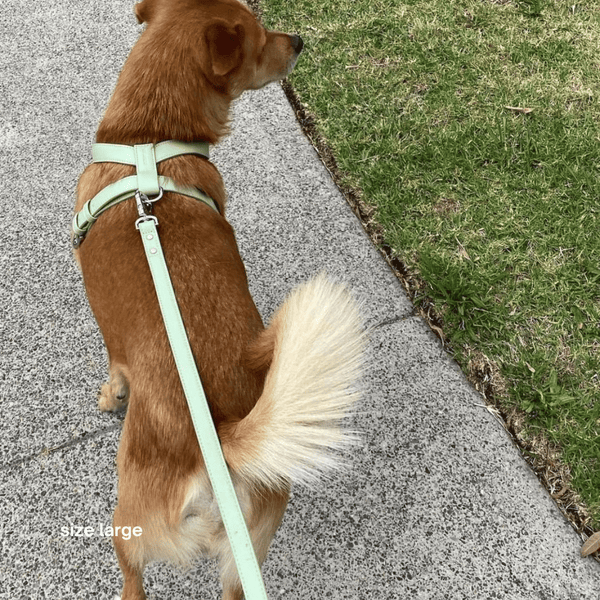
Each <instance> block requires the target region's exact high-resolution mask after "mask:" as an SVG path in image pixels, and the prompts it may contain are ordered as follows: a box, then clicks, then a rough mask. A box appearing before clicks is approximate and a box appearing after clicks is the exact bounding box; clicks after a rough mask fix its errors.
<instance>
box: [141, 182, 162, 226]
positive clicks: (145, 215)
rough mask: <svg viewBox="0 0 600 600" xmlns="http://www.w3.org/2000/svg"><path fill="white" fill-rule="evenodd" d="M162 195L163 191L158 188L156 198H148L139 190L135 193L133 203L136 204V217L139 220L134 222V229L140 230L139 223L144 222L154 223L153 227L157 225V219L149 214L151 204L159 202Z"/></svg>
mask: <svg viewBox="0 0 600 600" xmlns="http://www.w3.org/2000/svg"><path fill="white" fill-rule="evenodd" d="M162 195H163V189H162V188H159V192H158V196H156V197H155V198H148V196H147V195H146V194H142V192H140V190H138V191H137V192H136V193H135V203H136V204H137V209H138V215H140V217H139V219H137V220H136V222H135V228H136V229H139V228H140V223H143V222H144V221H154V224H155V225H158V219H157V218H156V217H154V216H152V215H151V214H149V213H150V212H152V203H153V202H156V201H157V200H160V199H161V198H162Z"/></svg>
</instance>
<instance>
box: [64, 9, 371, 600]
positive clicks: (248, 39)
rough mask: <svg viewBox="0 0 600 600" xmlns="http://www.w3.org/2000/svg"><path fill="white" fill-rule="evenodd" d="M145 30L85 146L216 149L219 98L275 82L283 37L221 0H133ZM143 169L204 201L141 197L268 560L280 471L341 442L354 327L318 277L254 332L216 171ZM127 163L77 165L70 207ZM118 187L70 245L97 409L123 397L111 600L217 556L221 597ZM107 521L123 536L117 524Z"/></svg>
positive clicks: (197, 476) (196, 471)
mask: <svg viewBox="0 0 600 600" xmlns="http://www.w3.org/2000/svg"><path fill="white" fill-rule="evenodd" d="M135 12H136V15H137V17H138V20H139V21H140V22H146V23H147V28H146V30H145V31H144V33H143V34H142V36H141V37H140V39H139V41H138V42H137V44H136V45H135V47H134V48H133V50H132V52H131V54H130V56H129V58H128V60H127V62H126V63H125V66H124V67H123V70H122V72H121V75H120V77H119V81H118V83H117V86H116V89H115V91H114V94H113V97H112V99H111V101H110V103H109V105H108V108H107V110H106V114H105V116H104V119H103V120H102V122H101V124H100V127H99V129H98V133H97V141H98V142H109V143H119V144H137V143H149V142H153V143H156V142H159V141H162V140H167V139H179V140H183V141H191V140H204V141H208V142H210V143H216V142H217V141H218V140H219V139H220V138H221V137H222V136H223V135H225V134H226V133H227V122H228V114H229V108H230V104H231V101H232V100H233V99H234V98H236V97H237V96H239V95H240V94H241V93H242V92H243V91H244V90H247V89H256V88H259V87H262V86H264V85H266V84H267V83H269V82H271V81H275V80H277V79H280V78H282V77H284V76H285V75H286V74H287V73H289V71H291V69H292V68H293V66H294V63H295V61H296V59H297V57H298V54H299V51H300V49H301V41H300V39H299V38H298V37H297V36H290V35H288V34H283V33H278V32H270V31H265V30H264V28H263V27H262V26H261V25H260V24H258V23H257V21H256V19H255V18H254V16H253V15H252V13H251V12H250V11H249V10H248V9H246V8H245V7H244V6H243V5H241V4H240V3H238V2H237V0H144V1H143V2H141V3H140V4H138V5H136V8H135ZM159 173H160V174H162V175H165V176H168V177H172V178H173V179H175V180H176V181H178V182H180V183H182V184H187V185H194V186H197V187H199V188H201V189H202V190H204V191H205V192H206V193H207V194H208V195H210V196H211V197H212V198H213V199H214V200H215V202H216V203H217V205H218V207H219V211H220V212H219V213H217V212H215V211H213V210H212V209H210V208H209V207H207V206H206V205H204V204H203V203H201V202H198V201H196V200H193V199H191V198H188V197H183V196H178V195H176V194H165V196H164V198H163V199H161V200H160V201H159V202H157V203H156V204H155V206H154V214H155V215H156V217H157V218H158V221H159V235H160V238H161V244H162V246H163V249H164V253H165V257H166V261H167V265H168V268H169V273H170V276H171V279H172V281H173V285H174V288H175V293H176V296H177V300H178V304H179V307H180V309H181V313H182V317H183V320H184V323H185V326H186V330H187V334H188V337H189V340H190V344H191V346H192V349H193V352H194V356H195V359H196V363H197V366H198V369H199V373H200V377H201V379H202V383H203V386H204V389H205V392H206V396H207V398H208V401H209V404H210V408H211V413H212V416H213V420H214V423H215V426H216V427H217V430H218V432H219V435H220V438H221V443H222V446H223V451H224V454H225V457H226V460H227V462H228V465H229V467H230V469H231V472H232V478H233V481H234V486H235V488H236V491H237V493H238V496H239V499H240V504H241V506H242V510H243V512H244V515H245V516H246V519H247V522H248V526H249V530H250V535H251V537H252V540H253V543H254V546H255V550H256V552H257V556H258V558H259V560H260V561H261V562H262V561H263V560H264V558H265V556H266V554H267V550H268V547H269V544H270V542H271V540H272V538H273V536H274V534H275V531H276V530H277V528H278V526H279V523H280V521H281V518H282V516H283V513H284V510H285V507H286V505H287V501H288V495H289V485H290V484H291V483H292V482H293V481H301V482H309V483H310V482H311V481H312V480H313V479H314V478H315V476H316V474H318V473H320V472H322V471H324V470H325V469H327V468H329V467H334V466H336V461H335V459H334V458H332V457H331V455H330V454H329V451H330V450H331V449H336V448H339V447H341V446H343V444H344V443H346V442H347V441H349V440H350V436H348V435H346V434H345V433H344V432H343V431H342V430H341V429H340V428H339V427H338V421H339V420H340V419H341V418H342V417H343V416H344V415H345V414H346V412H347V410H348V409H349V408H350V406H351V405H352V403H353V402H354V401H355V400H356V393H353V392H352V391H350V390H349V386H351V384H352V383H353V381H354V380H355V379H356V378H357V377H358V375H359V370H360V362H361V355H362V354H361V353H362V345H363V342H364V339H363V338H364V336H363V333H362V330H361V326H360V320H359V315H358V311H357V308H356V306H355V305H354V303H353V302H352V300H351V298H350V296H349V294H348V293H347V292H346V291H345V290H344V288H343V287H342V286H340V285H335V284H332V283H331V282H329V281H328V280H327V279H326V278H324V277H322V276H321V277H317V278H315V279H314V280H312V281H311V282H309V283H308V284H305V285H304V286H301V287H300V288H299V289H297V290H296V291H295V292H293V293H292V295H291V296H290V297H289V298H288V299H287V300H286V302H285V303H284V305H283V306H282V307H281V308H280V309H279V311H278V313H277V315H276V316H275V317H274V319H273V322H272V324H271V325H270V326H269V328H267V329H265V328H264V326H263V324H262V321H261V318H260V316H259V314H258V311H257V310H256V307H255V305H254V302H253V300H252V298H251V296H250V293H249V291H248V285H247V280H246V272H245V269H244V265H243V264H242V261H241V258H240V256H239V253H238V249H237V245H236V241H235V237H234V233H233V230H232V228H231V226H230V225H229V224H228V222H227V221H226V220H225V218H224V213H225V200H226V197H225V190H224V187H223V181H222V179H221V176H220V174H219V172H218V171H217V169H216V168H215V166H214V165H213V164H212V163H211V162H209V161H208V160H206V159H204V158H201V157H196V156H183V157H178V158H174V159H171V160H169V161H165V162H163V163H161V164H160V165H159ZM131 174H133V168H132V167H128V166H123V165H118V164H112V163H101V164H92V165H90V166H89V167H88V168H87V169H86V170H85V171H84V173H83V174H82V176H81V178H80V181H79V185H78V195H77V203H76V210H79V209H80V208H81V207H82V206H83V204H84V203H85V202H86V201H87V200H89V199H90V198H91V197H92V196H94V195H95V194H96V193H97V192H98V191H100V190H101V189H102V188H103V187H105V186H107V185H109V184H110V183H112V182H114V181H117V180H118V179H120V178H122V177H125V176H128V175H131ZM136 218H137V212H136V208H135V201H134V200H133V199H131V200H128V201H125V202H122V203H121V204H119V205H117V206H115V207H113V208H111V209H109V210H108V211H106V212H105V213H104V214H102V215H101V216H100V218H99V219H98V221H97V222H96V223H95V224H94V226H93V227H92V229H91V230H90V232H89V233H88V235H87V237H86V238H85V240H84V241H83V243H82V245H81V246H80V248H79V249H78V250H77V251H76V252H75V255H76V259H77V262H78V263H79V265H80V267H81V270H82V273H83V279H84V283H85V287H86V292H87V295H88V299H89V302H90V305H91V307H92V310H93V312H94V315H95V317H96V319H97V321H98V325H99V327H100V330H101V331H102V335H103V337H104V341H105V343H106V348H107V351H108V355H109V363H110V373H109V375H110V379H109V382H108V383H107V384H105V385H104V386H103V387H102V390H101V394H100V397H99V407H100V409H101V410H119V409H121V408H124V407H125V406H126V405H128V409H127V415H126V418H125V423H124V426H123V433H122V437H121V443H120V446H119V451H118V455H117V468H118V474H119V489H118V504H117V507H116V510H115V515H114V526H115V527H119V528H122V527H131V528H133V527H140V528H141V529H142V532H143V533H142V535H141V536H139V537H137V536H131V537H130V538H129V539H126V536H124V535H121V534H117V535H115V537H114V545H115V550H116V553H117V557H118V560H119V564H120V566H121V570H122V572H123V576H124V587H123V592H122V600H143V599H144V598H145V597H146V596H145V593H144V589H143V583H142V572H143V569H144V567H145V565H146V564H148V562H150V561H153V560H169V561H172V562H175V563H180V564H188V563H190V562H191V561H192V560H194V558H195V557H196V556H197V555H198V554H205V555H208V556H214V557H217V558H218V559H219V561H220V564H221V578H222V582H223V594H224V595H223V597H224V598H225V599H226V600H240V599H241V598H242V590H241V587H240V583H239V580H238V576H237V571H236V567H235V564H234V562H233V559H232V554H231V549H230V547H229V542H228V541H227V538H226V536H225V533H224V528H223V524H222V522H221V520H220V516H219V511H218V508H217V506H216V504H215V499H214V497H213V495H212V491H211V487H210V484H209V482H208V479H207V475H206V471H205V467H204V463H203V459H202V455H201V453H200V450H199V448H198V442H197V440H196V434H195V432H194V428H193V425H192V422H191V419H190V415H189V411H188V408H187V403H186V400H185V397H184V395H183V391H182V388H181V384H180V381H179V376H178V374H177V371H176V369H175V365H174V361H173V357H172V355H171V351H170V348H169V344H168V340H167V337H166V333H165V329H164V325H163V323H162V318H161V314H160V310H159V306H158V303H157V301H156V295H155V292H154V287H153V283H152V279H151V275H150V272H149V269H148V266H147V264H146V259H145V256H144V251H143V248H142V244H141V240H140V239H139V233H138V232H137V231H136V229H135V227H134V222H135V220H136ZM120 531H121V530H120Z"/></svg>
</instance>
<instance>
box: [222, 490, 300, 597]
mask: <svg viewBox="0 0 600 600" xmlns="http://www.w3.org/2000/svg"><path fill="white" fill-rule="evenodd" d="M253 495H254V497H253V498H252V500H251V502H252V509H251V514H250V518H249V519H248V518H247V522H248V529H249V532H250V538H251V539H252V545H253V546H254V550H255V552H256V558H257V559H258V563H259V565H261V566H262V563H263V562H264V560H265V558H266V557H267V551H268V550H269V546H270V545H271V541H272V539H273V536H274V535H275V532H276V531H277V529H278V528H279V525H280V524H281V520H282V519H283V514H284V512H285V508H286V506H287V503H288V499H289V491H288V490H284V491H274V490H269V489H266V488H265V489H262V490H258V491H256V492H254V494H253ZM219 562H220V567H221V583H222V585H223V600H242V599H243V598H244V593H243V590H242V586H241V583H240V579H239V576H238V572H237V568H236V566H235V560H234V558H233V554H232V552H231V546H230V545H229V541H228V540H226V539H225V540H224V541H223V543H222V545H221V548H220V551H219Z"/></svg>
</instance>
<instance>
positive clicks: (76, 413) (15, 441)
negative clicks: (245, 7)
mask: <svg viewBox="0 0 600 600" xmlns="http://www.w3.org/2000/svg"><path fill="white" fill-rule="evenodd" d="M2 9H3V10H2V12H3V19H2V20H1V22H0V31H1V32H2V35H1V36H0V49H1V52H0V65H1V66H0V68H1V71H0V72H1V73H2V78H1V82H0V86H1V87H0V89H1V92H2V93H1V94H0V102H1V109H0V110H1V113H0V114H1V119H0V175H1V181H2V189H1V190H0V206H1V207H2V210H0V272H1V273H2V282H1V283H0V323H1V328H0V409H1V410H2V415H3V427H2V429H1V430H0V452H1V462H0V473H1V475H0V600H16V599H18V600H21V599H27V600H38V599H39V600H42V599H52V600H88V599H89V598H97V599H100V600H112V598H113V596H114V595H115V593H117V592H118V591H119V589H120V573H119V569H118V566H117V563H116V560H115V557H114V554H113V551H112V548H111V545H110V542H109V540H108V539H107V538H106V537H104V536H102V535H100V532H99V528H100V526H102V527H107V526H108V525H109V524H110V521H111V515H112V510H113V507H114V503H115V489H116V476H115V467H114V459H115V453H116V449H117V444H118V437H119V431H120V423H121V421H120V417H118V416H112V415H103V414H99V413H98V412H97V410H96V408H95V399H94V397H95V394H96V392H97V390H98V388H99V386H100V384H101V383H102V381H103V380H104V378H105V376H106V374H105V371H106V358H105V356H104V350H103V345H102V340H101V338H100V336H99V333H98V330H97V328H96V325H95V323H94V321H93V319H92V317H91V314H90V311H89V309H88V307H87V304H86V301H85V295H84V291H83V288H82V285H81V279H80V277H79V274H78V273H77V270H76V268H75V266H74V264H73V262H72V259H71V255H70V248H69V244H68V229H69V222H70V218H71V214H72V207H73V203H74V188H75V184H76V181H77V177H78V175H79V173H80V171H81V170H82V169H83V167H84V166H85V165H86V164H87V163H88V161H89V159H90V144H91V142H92V140H93V136H94V132H95V129H96V127H97V124H98V121H99V119H100V117H101V114H102V110H103V109H104V107H105V105H106V102H107V100H108V98H109V96H110V93H111V90H112V88H113V86H114V83H115V81H116V77H117V74H118V72H119V69H120V67H121V65H122V63H123V61H124V59H125V57H126V56H127V53H128V51H129V49H130V47H131V45H132V44H133V43H134V41H135V39H136V38H137V35H138V33H139V28H138V26H137V24H136V22H135V19H134V17H133V13H132V10H131V9H132V3H130V2H129V1H125V0H107V1H105V2H102V3H98V2H92V3H81V2H79V3H74V2H72V1H70V0H69V1H66V2H62V1H61V2H59V1H58V0H48V1H47V2H45V3H43V5H40V4H39V3H30V2H24V1H22V0H5V1H4V3H3V5H2ZM300 33H302V32H300ZM310 51H311V50H310V48H306V50H305V52H306V53H309V52H310ZM300 60H302V58H301V59H300ZM234 116H235V118H234V126H233V129H234V134H233V135H232V137H230V138H229V139H227V140H226V141H224V142H223V143H222V144H221V145H220V146H218V147H217V148H215V149H214V150H213V157H214V161H215V163H216V164H217V165H218V166H219V168H220V169H221V171H222V173H223V175H224V178H225V181H226V184H227V187H228V190H229V195H230V205H229V218H230V220H231V222H232V223H233V225H234V227H235V228H236V232H237V237H238V242H239V245H240V249H241V252H242V255H243V257H244V260H245V262H246V265H247V269H248V277H249V280H250V285H251V288H252V292H253V294H254V296H255V298H256V302H257V305H258V307H259V309H260V311H261V313H262V314H263V316H264V317H265V319H266V320H268V318H269V317H270V315H271V314H272V313H273V311H274V310H275V308H276V307H277V306H278V305H279V303H280V302H281V301H282V299H283V297H284V296H285V294H286V293H287V292H288V291H289V290H290V289H291V288H292V287H293V286H294V285H296V284H297V283H299V282H300V281H303V280H305V279H307V278H308V277H309V276H311V275H312V274H314V273H316V272H318V271H320V270H322V269H326V270H327V271H328V272H329V273H331V274H332V275H333V276H335V277H336V278H338V279H342V280H345V281H347V282H348V283H349V285H350V286H351V288H352V290H353V292H354V293H355V294H356V296H357V297H358V298H359V299H361V300H362V301H363V304H364V308H363V311H364V316H365V322H366V324H367V326H369V327H371V328H372V333H371V344H370V348H369V365H370V367H369V370H368V372H367V374H366V375H365V378H364V390H365V399H364V402H363V404H362V407H361V412H360V413H359V414H358V415H357V416H356V417H355V423H354V425H355V426H356V427H358V428H360V429H361V430H362V431H363V438H362V442H361V444H359V446H358V447H357V448H356V449H355V450H354V451H353V452H352V453H351V455H350V456H349V459H350V461H351V464H352V468H351V470H349V471H348V472H347V473H344V474H340V475H338V476H336V478H335V479H334V480H333V481H332V482H331V483H328V484H327V485H325V484H323V485H322V486H321V487H319V488H318V489H317V490H313V491H308V490H304V489H296V490H294V493H293V496H292V500H291V503H290V506H289V509H288V511H287V513H286V516H285V518H284V522H283V525H282V527H281V529H280V531H279V533H278V535H277V537H276V539H275V542H274V544H273V547H272V551H271V553H270V555H269V557H268V559H267V562H266V564H265V567H264V575H265V581H266V585H267V590H268V592H269V597H270V598H272V599H275V598H287V599H289V600H295V599H298V600H299V599H300V598H302V599H303V600H310V599H312V598H314V599H315V600H316V599H317V598H319V599H322V598H333V599H334V600H338V599H346V598H349V599H350V598H352V599H363V598H364V599H365V600H366V599H369V600H380V599H381V600H387V599H395V598H402V599H404V598H416V599H424V600H450V599H452V600H462V599H467V598H468V599H481V600H487V599H490V598H496V599H502V600H529V599H532V600H533V599H536V600H537V599H540V600H541V599H545V600H567V599H573V600H583V599H596V600H597V598H598V597H600V569H599V568H598V564H597V563H595V562H593V561H591V560H589V559H587V560H583V559H581V558H580V557H579V547H580V540H579V538H578V537H577V535H576V534H575V533H574V532H573V531H572V529H571V528H570V527H569V525H568V524H567V523H566V522H565V520H564V519H563V517H562V516H561V515H560V513H559V512H558V510H557V508H556V507H555V505H554V504H553V502H552V501H551V499H550V498H549V496H548V494H547V493H546V492H545V490H544V489H543V488H542V487H541V486H540V484H539V482H538V481H537V479H536V478H535V477H534V475H533V474H532V473H531V471H530V470H529V468H528V467H527V465H526V463H525V462H524V461H523V459H522V458H521V457H520V455H519V453H518V451H517V450H516V449H515V448H514V447H513V445H512V443H511V441H510V440H509V439H508V437H507V436H506V434H505V432H504V430H503V429H502V427H501V426H500V425H499V424H498V423H497V421H496V420H495V419H494V417H493V416H492V415H491V414H490V413H489V412H488V411H487V410H486V409H485V408H484V407H483V406H482V405H483V402H482V399H481V398H480V397H479V395H478V394H477V393H476V392H475V391H474V390H473V389H472V388H471V387H470V385H469V384H468V383H467V382H466V381H465V379H464V377H463V376H462V374H461V373H460V371H459V370H458V369H457V367H456V365H455V364H454V363H453V362H452V361H451V360H450V359H449V358H448V357H447V356H446V355H445V353H444V351H443V350H442V348H441V347H440V344H439V342H438V340H437V339H436V338H435V336H433V335H432V334H431V332H430V331H429V330H428V328H427V326H426V325H425V324H424V323H423V322H422V321H421V320H420V319H419V318H417V317H415V316H414V315H413V311H412V307H411V305H410V303H409V302H408V301H407V299H406V297H405V295H404V293H403V291H402V288H401V286H400V285H399V284H398V282H397V281H396V280H395V278H394V277H393V275H392V274H391V272H390V271H389V269H388V267H387V265H386V264H385V262H384V261H383V260H382V259H381V258H380V256H379V255H378V253H377V252H376V250H375V249H374V248H373V247H372V246H371V244H370V242H369V240H368V239H367V237H366V236H365V234H364V233H363V231H362V229H361V226H360V224H359V223H358V222H357V221H356V219H355V217H354V216H353V215H352V213H351V211H350V209H349V208H348V207H347V205H346V204H345V202H344V200H343V198H342V197H341V195H340V194H339V192H338V191H337V189H336V188H335V186H334V185H333V183H332V182H331V180H330V178H329V175H328V174H327V172H326V170H325V169H324V167H323V166H322V165H321V163H320V162H319V160H318V158H317V156H316V154H315V152H314V150H313V149H312V148H311V146H310V144H309V143H308V142H307V140H306V139H305V138H304V136H303V135H302V133H301V131H300V129H299V127H298V125H297V124H296V122H295V120H294V117H293V114H292V111H291V109H290V108H289V106H288V104H287V102H286V99H285V97H284V95H283V93H282V91H281V89H280V88H279V87H278V86H276V85H274V86H270V87H268V88H267V89H265V90H262V91H259V92H252V93H250V94H248V95H246V96H245V97H243V98H242V99H241V100H240V101H239V102H238V103H237V105H236V107H235V111H234ZM33 214H35V215H37V216H38V220H37V222H36V224H35V226H33V225H32V215H33ZM71 525H73V526H74V527H83V526H91V527H93V528H94V531H93V534H92V535H91V536H90V537H85V536H71V535H67V536H65V535H63V527H70V526H71ZM145 581H146V586H147V591H148V597H149V598H150V599H151V600H160V599H166V598H169V599H171V600H183V599H184V598H185V599H188V598H217V597H218V590H219V585H218V581H217V578H216V574H215V569H214V565H212V564H211V563H210V562H202V561H200V562H199V563H198V564H197V565H196V566H194V568H193V569H192V570H190V571H188V572H184V573H182V572H179V571H177V570H173V569H172V568H170V567H168V566H166V565H152V566H151V567H149V568H148V570H147V572H146V575H145Z"/></svg>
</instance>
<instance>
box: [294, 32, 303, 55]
mask: <svg viewBox="0 0 600 600" xmlns="http://www.w3.org/2000/svg"><path fill="white" fill-rule="evenodd" d="M291 38H292V48H293V49H294V50H295V51H296V53H297V54H300V52H302V48H304V41H303V40H302V38H301V37H300V36H299V35H292V36H291Z"/></svg>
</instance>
